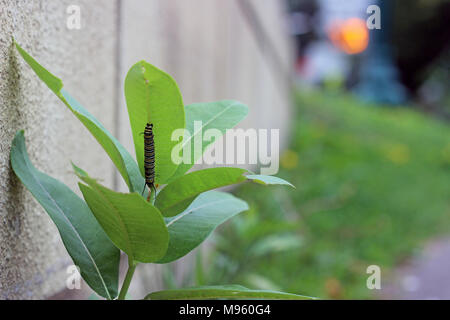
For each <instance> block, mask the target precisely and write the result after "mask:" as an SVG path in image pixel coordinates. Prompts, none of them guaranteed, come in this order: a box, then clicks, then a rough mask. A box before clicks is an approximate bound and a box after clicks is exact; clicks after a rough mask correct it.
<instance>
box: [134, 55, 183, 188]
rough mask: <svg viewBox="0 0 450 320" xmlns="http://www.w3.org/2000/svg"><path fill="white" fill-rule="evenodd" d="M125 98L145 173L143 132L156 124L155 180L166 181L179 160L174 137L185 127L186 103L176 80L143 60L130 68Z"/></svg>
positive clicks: (140, 164)
mask: <svg viewBox="0 0 450 320" xmlns="http://www.w3.org/2000/svg"><path fill="white" fill-rule="evenodd" d="M125 98H126V101H127V108H128V115H129V117H130V124H131V129H132V133H133V139H134V147H135V149H136V159H137V161H138V163H139V169H140V172H141V174H142V175H144V138H143V136H142V134H141V133H142V132H143V131H144V129H145V126H146V124H147V122H148V123H152V124H153V132H154V140H155V172H156V177H155V183H159V184H164V183H166V182H167V180H168V179H169V178H170V177H171V176H172V175H173V173H174V172H175V170H176V168H177V166H178V165H177V164H175V163H174V162H173V161H172V158H171V153H172V149H173V148H174V147H175V145H176V144H177V143H178V142H177V141H172V139H171V137H172V133H173V131H175V130H176V129H184V126H185V116H184V105H183V100H182V98H181V94H180V91H179V89H178V86H177V84H176V82H175V81H174V80H173V79H172V77H171V76H169V75H168V74H167V73H165V72H163V71H161V70H159V69H158V68H156V67H154V66H152V65H151V64H149V63H147V62H145V61H140V62H138V63H136V64H135V65H134V66H132V67H131V69H130V70H129V71H128V74H127V76H126V79H125Z"/></svg>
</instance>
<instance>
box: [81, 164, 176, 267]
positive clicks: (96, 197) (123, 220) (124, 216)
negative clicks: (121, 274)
mask: <svg viewBox="0 0 450 320" xmlns="http://www.w3.org/2000/svg"><path fill="white" fill-rule="evenodd" d="M74 169H75V172H76V173H77V174H78V176H79V177H80V179H81V180H83V181H84V182H85V183H87V184H88V185H89V186H87V185H85V184H82V183H79V187H80V190H81V192H82V193H83V196H84V199H85V200H86V202H87V204H88V205H89V207H90V208H91V210H92V212H93V213H94V215H95V217H96V218H97V221H98V222H99V223H100V225H101V226H102V227H103V229H104V230H105V232H106V233H107V234H108V236H109V237H110V239H111V240H112V242H113V243H114V244H115V245H116V246H117V247H118V248H119V249H121V250H123V251H124V252H125V253H126V254H127V255H128V258H129V259H131V260H132V261H134V262H145V263H148V262H154V261H157V260H159V259H161V258H162V257H163V256H164V254H165V253H166V250H167V245H168V243H169V234H168V231H167V228H166V225H165V223H164V219H163V218H162V216H161V213H160V212H159V210H158V209H157V208H155V207H154V206H152V205H151V204H150V203H148V202H146V201H145V199H144V198H142V197H141V196H140V195H139V194H137V193H119V192H115V191H113V190H110V189H108V188H106V187H104V186H102V185H100V184H98V183H97V182H96V181H95V180H94V179H92V178H90V177H88V176H86V174H80V172H84V171H80V169H79V168H76V167H74Z"/></svg>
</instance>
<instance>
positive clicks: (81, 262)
mask: <svg viewBox="0 0 450 320" xmlns="http://www.w3.org/2000/svg"><path fill="white" fill-rule="evenodd" d="M11 165H12V168H13V170H14V172H15V173H16V175H17V176H18V177H19V179H20V180H21V181H22V183H23V184H24V185H25V186H26V187H27V189H28V190H29V191H30V192H31V193H32V194H33V196H34V197H35V198H36V200H37V201H38V202H39V203H40V204H41V205H42V207H43V208H44V209H45V210H46V211H47V213H48V215H49V216H50V218H51V219H52V220H53V222H54V223H55V225H56V227H57V228H58V231H59V233H60V235H61V239H62V241H63V243H64V246H65V247H66V249H67V252H68V253H69V255H70V256H71V257H72V260H73V262H74V264H75V265H76V266H78V267H79V268H80V272H81V276H82V277H83V279H84V280H85V281H86V282H87V283H88V285H89V286H90V287H91V288H92V289H93V290H94V291H95V292H97V293H98V294H99V295H101V296H102V297H105V298H107V299H113V298H115V297H116V296H117V286H118V280H119V258H120V252H119V250H118V249H117V248H116V247H115V246H114V245H113V244H112V242H111V241H110V240H109V238H108V236H107V235H106V234H105V232H104V231H103V230H102V228H101V227H100V225H99V224H98V223H97V221H96V220H95V218H94V216H93V215H92V212H91V211H90V210H89V207H88V206H87V205H86V203H85V202H84V201H83V200H82V199H80V198H79V197H78V196H77V195H76V194H75V193H74V192H73V191H72V190H70V189H69V188H68V187H67V186H66V185H64V184H63V183H61V182H59V181H58V180H56V179H53V178H51V177H49V176H48V175H46V174H44V173H42V172H40V171H38V170H37V169H36V168H35V167H33V165H32V163H31V162H30V159H29V158H28V154H27V151H26V147H25V139H24V133H23V130H22V131H19V132H17V134H16V136H15V138H14V140H13V142H12V146H11Z"/></svg>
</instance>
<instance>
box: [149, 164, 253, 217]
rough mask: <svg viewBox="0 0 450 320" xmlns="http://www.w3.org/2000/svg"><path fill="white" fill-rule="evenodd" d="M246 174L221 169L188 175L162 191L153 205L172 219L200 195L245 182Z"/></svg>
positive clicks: (238, 170)
mask: <svg viewBox="0 0 450 320" xmlns="http://www.w3.org/2000/svg"><path fill="white" fill-rule="evenodd" d="M246 172H247V170H245V169H239V168H228V167H222V168H210V169H204V170H198V171H194V172H191V173H188V174H186V175H184V176H182V177H180V178H178V179H176V180H175V181H173V182H172V183H169V184H168V185H167V186H166V187H165V188H164V189H162V190H161V192H160V193H159V194H158V196H157V197H156V203H155V205H156V207H158V208H159V209H160V211H161V213H162V214H163V216H165V217H173V216H175V215H177V214H178V213H180V212H182V211H183V210H185V209H186V208H187V207H188V206H189V205H190V204H191V203H192V201H193V200H194V199H195V198H196V197H197V196H198V195H199V194H200V193H203V192H205V191H208V190H212V189H216V188H220V187H224V186H228V185H231V184H236V183H240V182H243V181H245V180H246V177H245V176H244V173H246Z"/></svg>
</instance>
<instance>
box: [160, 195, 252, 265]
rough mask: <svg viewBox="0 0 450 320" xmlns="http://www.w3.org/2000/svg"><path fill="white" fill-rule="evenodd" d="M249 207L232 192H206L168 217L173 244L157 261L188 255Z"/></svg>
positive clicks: (166, 261)
mask: <svg viewBox="0 0 450 320" xmlns="http://www.w3.org/2000/svg"><path fill="white" fill-rule="evenodd" d="M245 210H248V205H247V203H246V202H245V201H243V200H241V199H238V198H236V197H234V196H232V195H231V194H228V193H224V192H218V191H208V192H205V193H202V194H201V195H199V196H198V197H197V198H196V199H195V200H194V202H192V203H191V205H190V206H189V207H188V208H187V209H186V210H185V211H184V212H182V213H180V214H179V215H177V216H175V217H173V218H167V219H165V220H166V225H167V228H168V230H169V239H170V240H169V247H168V249H167V252H166V255H165V256H164V258H162V259H161V260H160V261H158V262H157V263H169V262H172V261H175V260H177V259H179V258H181V257H183V256H184V255H186V254H188V253H189V252H190V251H192V250H193V249H195V248H196V247H197V246H198V245H199V244H201V243H202V242H203V241H204V240H205V239H206V238H207V237H208V236H209V235H210V234H211V233H212V232H213V231H214V229H216V227H217V226H219V225H220V224H222V223H223V222H225V221H227V220H228V219H230V218H231V217H233V216H235V215H237V214H238V213H240V212H242V211H245Z"/></svg>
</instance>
